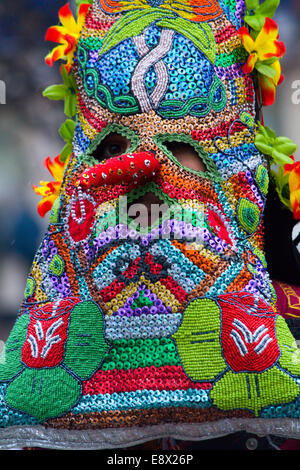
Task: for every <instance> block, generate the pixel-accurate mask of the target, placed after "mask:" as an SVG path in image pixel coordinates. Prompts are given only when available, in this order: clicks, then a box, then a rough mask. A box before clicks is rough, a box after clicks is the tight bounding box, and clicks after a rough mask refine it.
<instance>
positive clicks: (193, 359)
mask: <svg viewBox="0 0 300 470" xmlns="http://www.w3.org/2000/svg"><path fill="white" fill-rule="evenodd" d="M220 330H221V320H220V307H219V306H218V304H217V303H216V302H215V301H214V300H212V299H204V298H203V299H196V300H194V301H192V302H191V303H190V304H189V305H188V306H187V308H186V309H185V312H184V316H183V321H182V323H181V325H180V327H179V329H178V330H177V332H176V333H175V334H174V335H173V336H172V337H173V338H174V340H175V341H176V345H177V349H178V353H179V356H180V360H181V363H182V366H183V368H184V371H185V373H186V374H187V375H188V376H189V377H190V378H191V379H192V380H198V381H211V380H214V379H215V377H217V376H218V375H219V374H220V373H221V372H223V371H224V370H225V368H226V363H225V361H224V359H223V356H222V347H221V343H220Z"/></svg>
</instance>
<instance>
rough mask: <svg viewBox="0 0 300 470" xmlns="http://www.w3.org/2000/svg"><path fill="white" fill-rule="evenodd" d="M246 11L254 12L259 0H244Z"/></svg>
mask: <svg viewBox="0 0 300 470" xmlns="http://www.w3.org/2000/svg"><path fill="white" fill-rule="evenodd" d="M245 3H246V7H247V10H255V8H257V7H258V6H259V0H246V2H245Z"/></svg>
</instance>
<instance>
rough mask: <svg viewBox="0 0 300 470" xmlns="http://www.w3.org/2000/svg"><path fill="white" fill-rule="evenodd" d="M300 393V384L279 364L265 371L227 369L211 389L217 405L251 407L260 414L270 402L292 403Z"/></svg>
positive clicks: (230, 408)
mask: <svg viewBox="0 0 300 470" xmlns="http://www.w3.org/2000/svg"><path fill="white" fill-rule="evenodd" d="M299 392H300V388H299V385H297V383H296V382H295V381H294V380H293V379H292V378H291V377H290V376H288V375H287V374H286V373H284V372H283V371H281V370H279V369H278V368H277V367H272V368H271V369H269V370H267V371H265V372H263V373H261V374H254V373H253V374H246V373H240V374H235V373H234V372H231V371H229V372H227V373H226V374H225V375H224V376H223V377H222V378H221V379H220V380H218V382H216V384H215V385H214V387H213V389H212V391H211V394H210V396H211V399H212V401H213V404H214V405H215V406H217V407H218V408H220V409H221V410H224V411H228V410H234V409H238V408H243V409H248V410H251V411H253V413H254V414H255V415H256V416H258V415H259V411H260V410H261V409H262V408H264V407H266V406H269V405H279V404H283V403H289V402H291V401H292V400H294V399H295V398H296V397H297V396H298V395H299Z"/></svg>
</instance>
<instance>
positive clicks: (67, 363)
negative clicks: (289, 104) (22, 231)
mask: <svg viewBox="0 0 300 470" xmlns="http://www.w3.org/2000/svg"><path fill="white" fill-rule="evenodd" d="M229 3H230V4H229ZM244 12H245V4H244V1H241V0H237V1H235V2H227V1H225V0H222V1H219V2H217V1H216V0H207V1H199V2H198V1H197V2H189V1H186V0H182V1H181V2H176V3H175V2H173V3H172V2H165V1H160V2H144V1H139V0H136V1H135V2H133V1H132V2H131V1H129V2H118V1H110V2H106V1H104V0H99V1H98V0H97V1H95V2H94V5H93V6H92V7H91V9H90V10H89V13H88V15H87V18H86V22H85V26H84V27H83V30H82V32H81V35H80V38H79V41H78V47H77V52H76V56H75V61H74V67H73V72H74V74H75V77H76V82H77V87H78V113H77V118H76V128H75V137H74V141H73V153H72V156H71V159H70V161H69V163H68V167H67V169H66V171H65V174H64V180H63V184H62V187H61V191H60V197H59V198H58V199H57V201H56V203H55V204H54V206H53V208H52V212H51V216H50V220H51V223H50V225H49V229H48V230H47V233H46V235H45V237H44V239H43V242H42V245H41V247H40V249H39V250H38V253H37V255H36V258H35V260H34V262H33V267H32V270H31V272H30V275H29V277H28V282H27V289H26V294H25V300H24V303H23V305H22V308H21V315H20V317H19V320H18V322H17V323H16V326H15V329H14V331H13V333H12V335H11V339H10V340H9V341H11V342H12V341H13V340H14V339H16V338H19V339H20V338H21V340H22V341H20V343H19V346H18V348H17V350H16V352H14V356H13V359H14V364H15V365H14V367H12V368H10V370H8V368H5V366H4V368H2V369H1V368H0V380H2V381H3V382H5V381H8V380H9V382H8V385H7V388H6V389H5V392H4V393H5V400H6V405H7V406H8V407H11V408H13V409H14V410H16V411H14V413H15V415H14V416H13V417H12V418H10V419H11V422H13V423H14V424H15V423H17V424H21V425H22V424H24V423H26V424H31V425H33V426H34V425H35V424H37V423H43V422H47V425H48V426H50V428H54V429H55V430H56V431H57V432H58V431H59V430H61V428H67V429H70V430H73V429H77V430H86V429H94V430H97V432H99V434H97V439H99V442H100V444H99V445H101V446H104V447H105V444H103V442H104V441H103V439H104V440H105V436H106V437H107V436H109V438H108V440H110V439H113V435H114V436H116V434H113V432H114V431H116V430H117V429H118V431H119V434H118V438H117V441H114V442H117V445H119V446H122V445H130V442H137V441H138V439H139V438H141V439H144V440H147V439H148V438H150V437H149V436H150V434H151V433H152V432H153V429H154V428H155V427H156V429H157V433H158V434H157V436H162V435H166V433H171V434H172V435H176V436H183V435H184V436H185V437H186V438H191V437H192V438H193V429H194V430H195V428H193V426H194V425H197V426H200V425H201V423H205V424H207V422H210V421H216V422H220V420H224V419H225V418H226V419H229V418H235V419H238V420H239V421H238V422H239V423H241V425H244V424H245V423H248V421H249V422H251V421H252V420H253V419H255V418H257V417H259V418H265V419H266V421H268V422H269V421H272V420H269V419H268V418H272V417H275V416H279V415H280V413H281V405H282V404H286V406H287V407H288V406H289V404H290V403H296V400H297V397H298V396H299V385H298V382H297V380H298V379H299V375H300V370H299V364H296V363H295V362H293V359H292V358H293V355H294V354H295V351H296V349H295V344H294V339H293V338H292V336H291V334H290V332H289V331H288V329H287V326H286V324H285V322H284V320H283V318H282V317H279V316H278V315H277V313H276V310H275V304H276V296H275V293H274V289H273V286H272V283H271V281H270V277H269V274H268V271H267V266H266V261H265V257H264V228H263V211H264V207H265V202H266V196H267V192H268V184H269V176H268V168H267V164H266V160H265V157H264V156H263V155H262V154H261V153H260V152H259V151H258V149H257V147H256V146H255V145H254V140H255V135H256V127H255V120H256V108H255V105H256V101H255V89H254V83H253V79H252V77H251V75H249V74H245V72H244V71H243V64H244V63H245V61H246V59H247V54H246V52H245V49H244V48H243V47H242V42H241V38H240V36H239V34H238V32H237V30H238V28H239V27H240V26H241V25H242V18H243V14H244ZM186 149H188V150H189V152H190V153H192V154H193V156H194V160H193V162H194V163H193V164H191V165H189V164H187V163H186V160H184V159H183V158H182V155H183V153H184V151H185V150H186ZM197 159H198V160H197ZM195 162H196V163H195ZM197 162H198V163H197ZM151 217H152V218H151ZM11 344H12V343H11ZM12 369H13V370H12ZM297 377H298V379H297ZM20 389H22V390H23V395H22V397H20V395H19V394H18V393H17V391H18V390H20ZM274 390H276V393H274ZM58 398H59V399H58ZM297 406H298V405H295V407H296V408H297ZM297 409H298V408H297ZM287 413H288V411H287ZM297 413H299V411H297ZM28 416H29V418H28ZM289 416H291V415H289ZM293 416H294V415H293ZM181 426H187V427H186V428H185V431H184V432H183V434H182V433H181ZM189 426H190V427H189ZM171 428H172V429H171ZM200 428H201V426H200V427H199V433H200V434H201V432H202V431H201V430H200ZM197 429H198V428H197ZM110 432H111V434H109V433H110ZM105 433H106V434H105ZM199 433H198V434H197V436H198V437H200V434H199ZM137 434H138V437H137ZM151 435H153V434H151ZM202 435H203V434H202ZM111 442H112V441H111Z"/></svg>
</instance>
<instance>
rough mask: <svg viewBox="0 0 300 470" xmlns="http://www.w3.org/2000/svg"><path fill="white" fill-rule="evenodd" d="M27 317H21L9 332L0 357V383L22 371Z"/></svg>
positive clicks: (24, 315)
mask: <svg viewBox="0 0 300 470" xmlns="http://www.w3.org/2000/svg"><path fill="white" fill-rule="evenodd" d="M28 324H29V315H28V314H27V313H25V314H23V315H21V316H20V317H19V318H18V319H17V320H16V323H15V325H14V327H13V329H12V330H11V332H10V335H9V337H8V339H7V341H6V343H5V345H4V348H3V351H2V352H1V355H0V381H1V382H5V381H7V380H10V379H11V378H12V377H14V376H15V375H16V374H17V373H18V372H20V371H21V370H22V369H23V367H24V366H23V364H22V362H21V352H22V348H23V344H24V342H25V341H26V336H27V327H28Z"/></svg>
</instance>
